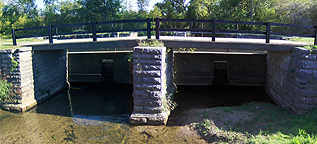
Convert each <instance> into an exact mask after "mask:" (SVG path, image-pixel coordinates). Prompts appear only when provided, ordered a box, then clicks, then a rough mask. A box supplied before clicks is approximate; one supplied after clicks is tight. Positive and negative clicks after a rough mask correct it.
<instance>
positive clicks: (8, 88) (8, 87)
mask: <svg viewBox="0 0 317 144" xmlns="http://www.w3.org/2000/svg"><path fill="white" fill-rule="evenodd" d="M17 91H18V88H17V87H16V86H14V85H13V84H12V83H9V82H7V81H6V80H5V79H0V104H1V103H16V102H17V97H16V94H17Z"/></svg>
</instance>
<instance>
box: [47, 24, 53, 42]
mask: <svg viewBox="0 0 317 144" xmlns="http://www.w3.org/2000/svg"><path fill="white" fill-rule="evenodd" d="M48 40H49V43H53V34H52V25H51V24H50V25H49V26H48Z"/></svg>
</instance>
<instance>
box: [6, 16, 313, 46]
mask: <svg viewBox="0 0 317 144" xmlns="http://www.w3.org/2000/svg"><path fill="white" fill-rule="evenodd" d="M164 22H165V23H167V22H175V23H201V24H202V25H201V28H188V27H187V28H161V25H162V23H164ZM136 23H141V24H143V27H141V28H133V27H132V28H129V27H128V28H123V27H122V24H136ZM204 23H207V24H208V25H209V28H207V29H204V28H203V24H204ZM109 24H111V25H113V24H121V28H115V29H106V30H98V26H103V25H109ZM219 24H230V25H237V26H238V25H254V26H265V30H264V31H252V30H239V29H233V30H232V29H231V30H226V29H217V26H218V25H219ZM145 25H146V26H145ZM210 25H211V26H210ZM84 26H86V27H91V29H90V30H86V31H80V32H75V31H72V32H57V30H56V32H55V33H53V29H54V28H55V29H57V28H65V27H84ZM273 26H274V27H277V26H279V27H292V28H298V29H308V31H309V33H311V34H294V33H293V34H291V33H277V32H273V31H272V27H273ZM30 30H41V31H43V32H42V34H38V35H23V36H17V32H19V31H20V32H23V31H30ZM46 30H47V32H45V31H46ZM141 31H142V32H146V35H147V38H148V39H151V35H152V33H154V32H155V38H156V39H160V33H161V32H201V33H211V37H212V41H215V40H216V35H217V34H224V33H246V34H260V35H265V39H266V43H270V39H271V36H272V35H283V36H299V37H311V38H314V45H317V26H306V25H292V24H281V23H271V22H243V21H222V20H216V19H212V20H191V19H159V18H156V19H139V20H117V21H106V22H89V23H77V24H64V25H49V26H44V27H33V28H22V29H12V39H13V45H17V42H16V40H17V39H19V38H30V37H48V39H49V43H53V36H54V35H72V34H91V35H92V36H91V37H92V39H93V41H97V34H98V33H99V34H100V33H112V32H141Z"/></svg>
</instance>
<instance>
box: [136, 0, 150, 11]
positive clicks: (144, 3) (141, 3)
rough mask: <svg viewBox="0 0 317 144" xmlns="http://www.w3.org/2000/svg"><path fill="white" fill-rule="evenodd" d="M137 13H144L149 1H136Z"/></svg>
mask: <svg viewBox="0 0 317 144" xmlns="http://www.w3.org/2000/svg"><path fill="white" fill-rule="evenodd" d="M137 4H138V8H139V12H145V11H146V8H147V7H148V6H149V0H137Z"/></svg>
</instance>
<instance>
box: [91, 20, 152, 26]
mask: <svg viewBox="0 0 317 144" xmlns="http://www.w3.org/2000/svg"><path fill="white" fill-rule="evenodd" d="M150 20H151V21H153V20H152V19H150ZM139 22H147V19H136V20H116V21H106V22H96V24H98V25H102V24H112V23H139Z"/></svg>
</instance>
